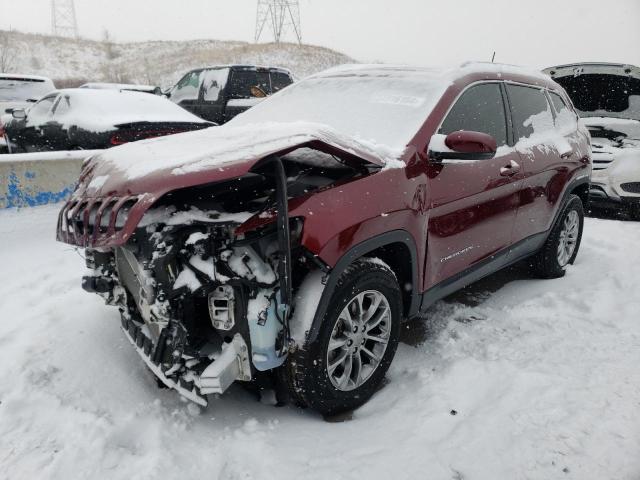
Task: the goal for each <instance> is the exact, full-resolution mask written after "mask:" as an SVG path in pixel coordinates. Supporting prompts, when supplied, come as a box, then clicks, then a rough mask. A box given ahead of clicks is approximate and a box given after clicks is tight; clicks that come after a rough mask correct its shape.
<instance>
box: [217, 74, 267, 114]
mask: <svg viewBox="0 0 640 480" xmlns="http://www.w3.org/2000/svg"><path fill="white" fill-rule="evenodd" d="M253 87H258V88H259V89H260V90H262V91H263V92H264V93H265V95H271V77H270V76H269V71H268V70H266V69H238V70H232V72H231V76H230V80H229V89H228V91H227V98H228V99H227V106H226V109H225V122H228V121H229V120H231V119H232V118H233V117H235V116H236V115H238V114H240V113H242V112H244V111H245V110H248V109H250V108H251V107H253V106H254V105H257V104H258V103H260V102H261V101H262V100H264V97H256V96H255V95H254V92H253V91H252V88H253Z"/></svg>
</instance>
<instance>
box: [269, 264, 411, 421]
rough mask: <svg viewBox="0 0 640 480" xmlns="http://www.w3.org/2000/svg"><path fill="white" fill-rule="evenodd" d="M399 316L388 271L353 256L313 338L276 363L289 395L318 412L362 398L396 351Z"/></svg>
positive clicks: (372, 389) (394, 286)
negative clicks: (284, 362) (352, 260)
mask: <svg viewBox="0 0 640 480" xmlns="http://www.w3.org/2000/svg"><path fill="white" fill-rule="evenodd" d="M401 316H402V299H401V293H400V287H399V286H398V281H397V279H396V277H395V275H394V273H393V271H392V270H391V269H390V268H389V267H388V266H386V265H384V264H381V263H378V262H373V261H371V260H368V259H361V260H357V261H356V262H354V263H353V264H352V265H351V266H349V268H347V269H346V270H345V272H344V273H343V274H342V276H341V277H340V279H339V280H338V283H337V285H336V288H335V290H334V292H333V295H332V297H331V301H330V303H329V307H328V309H327V312H326V313H325V315H324V318H323V321H322V325H321V327H320V332H319V333H318V335H317V337H316V339H315V340H313V341H310V340H309V339H307V341H306V343H305V345H304V346H303V347H301V348H299V349H298V350H297V351H296V352H294V353H292V354H290V355H289V358H288V360H287V363H286V364H285V365H284V366H283V367H282V368H281V369H280V373H281V376H282V377H283V380H284V382H283V383H284V384H285V385H286V387H287V390H288V393H289V395H290V397H292V398H293V399H294V400H295V402H296V403H297V404H298V405H300V406H304V407H309V408H311V409H313V410H316V411H317V412H319V413H321V414H323V415H336V414H338V413H342V412H345V411H349V410H353V409H354V408H357V407H359V406H361V405H362V404H364V403H365V402H367V400H369V398H371V396H372V395H373V394H374V393H375V392H376V390H377V389H378V387H379V385H380V383H381V382H382V380H383V379H384V376H385V373H386V372H387V369H388V368H389V365H390V364H391V361H392V359H393V357H394V355H395V352H396V349H397V346H398V338H399V335H400V321H401ZM374 339H375V340H374Z"/></svg>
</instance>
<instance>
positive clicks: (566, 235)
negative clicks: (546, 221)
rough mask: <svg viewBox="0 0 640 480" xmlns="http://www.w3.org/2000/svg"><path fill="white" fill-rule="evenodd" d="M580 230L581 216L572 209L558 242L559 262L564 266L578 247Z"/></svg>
mask: <svg viewBox="0 0 640 480" xmlns="http://www.w3.org/2000/svg"><path fill="white" fill-rule="evenodd" d="M579 231H580V218H579V216H578V212H576V211H575V210H571V211H570V212H569V213H568V214H567V216H566V217H565V219H564V223H563V225H562V230H561V231H560V238H559V242H558V263H559V264H560V266H561V267H564V266H565V265H567V264H568V263H569V260H570V259H571V257H572V256H573V252H574V251H575V249H576V245H577V242H578V233H579Z"/></svg>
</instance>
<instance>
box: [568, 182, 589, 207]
mask: <svg viewBox="0 0 640 480" xmlns="http://www.w3.org/2000/svg"><path fill="white" fill-rule="evenodd" d="M570 193H572V194H574V195H577V196H578V197H580V200H582V205H584V207H585V209H586V208H587V205H588V204H589V184H588V183H583V184H582V185H578V186H577V187H575V188H574V189H573V190H571V192H570Z"/></svg>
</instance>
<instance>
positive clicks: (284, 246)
mask: <svg viewBox="0 0 640 480" xmlns="http://www.w3.org/2000/svg"><path fill="white" fill-rule="evenodd" d="M273 163H274V170H275V178H276V207H277V211H278V219H277V227H278V251H279V260H280V261H279V262H278V277H279V280H280V305H279V307H278V308H277V309H276V310H277V311H278V310H279V311H278V315H279V316H280V315H282V318H280V320H281V321H282V326H283V328H284V344H285V346H284V348H285V349H286V348H287V344H288V342H289V314H290V312H291V303H292V297H293V293H292V287H291V232H290V229H289V198H288V195H287V174H286V172H285V169H284V166H283V165H282V160H280V158H279V157H274V158H273Z"/></svg>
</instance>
